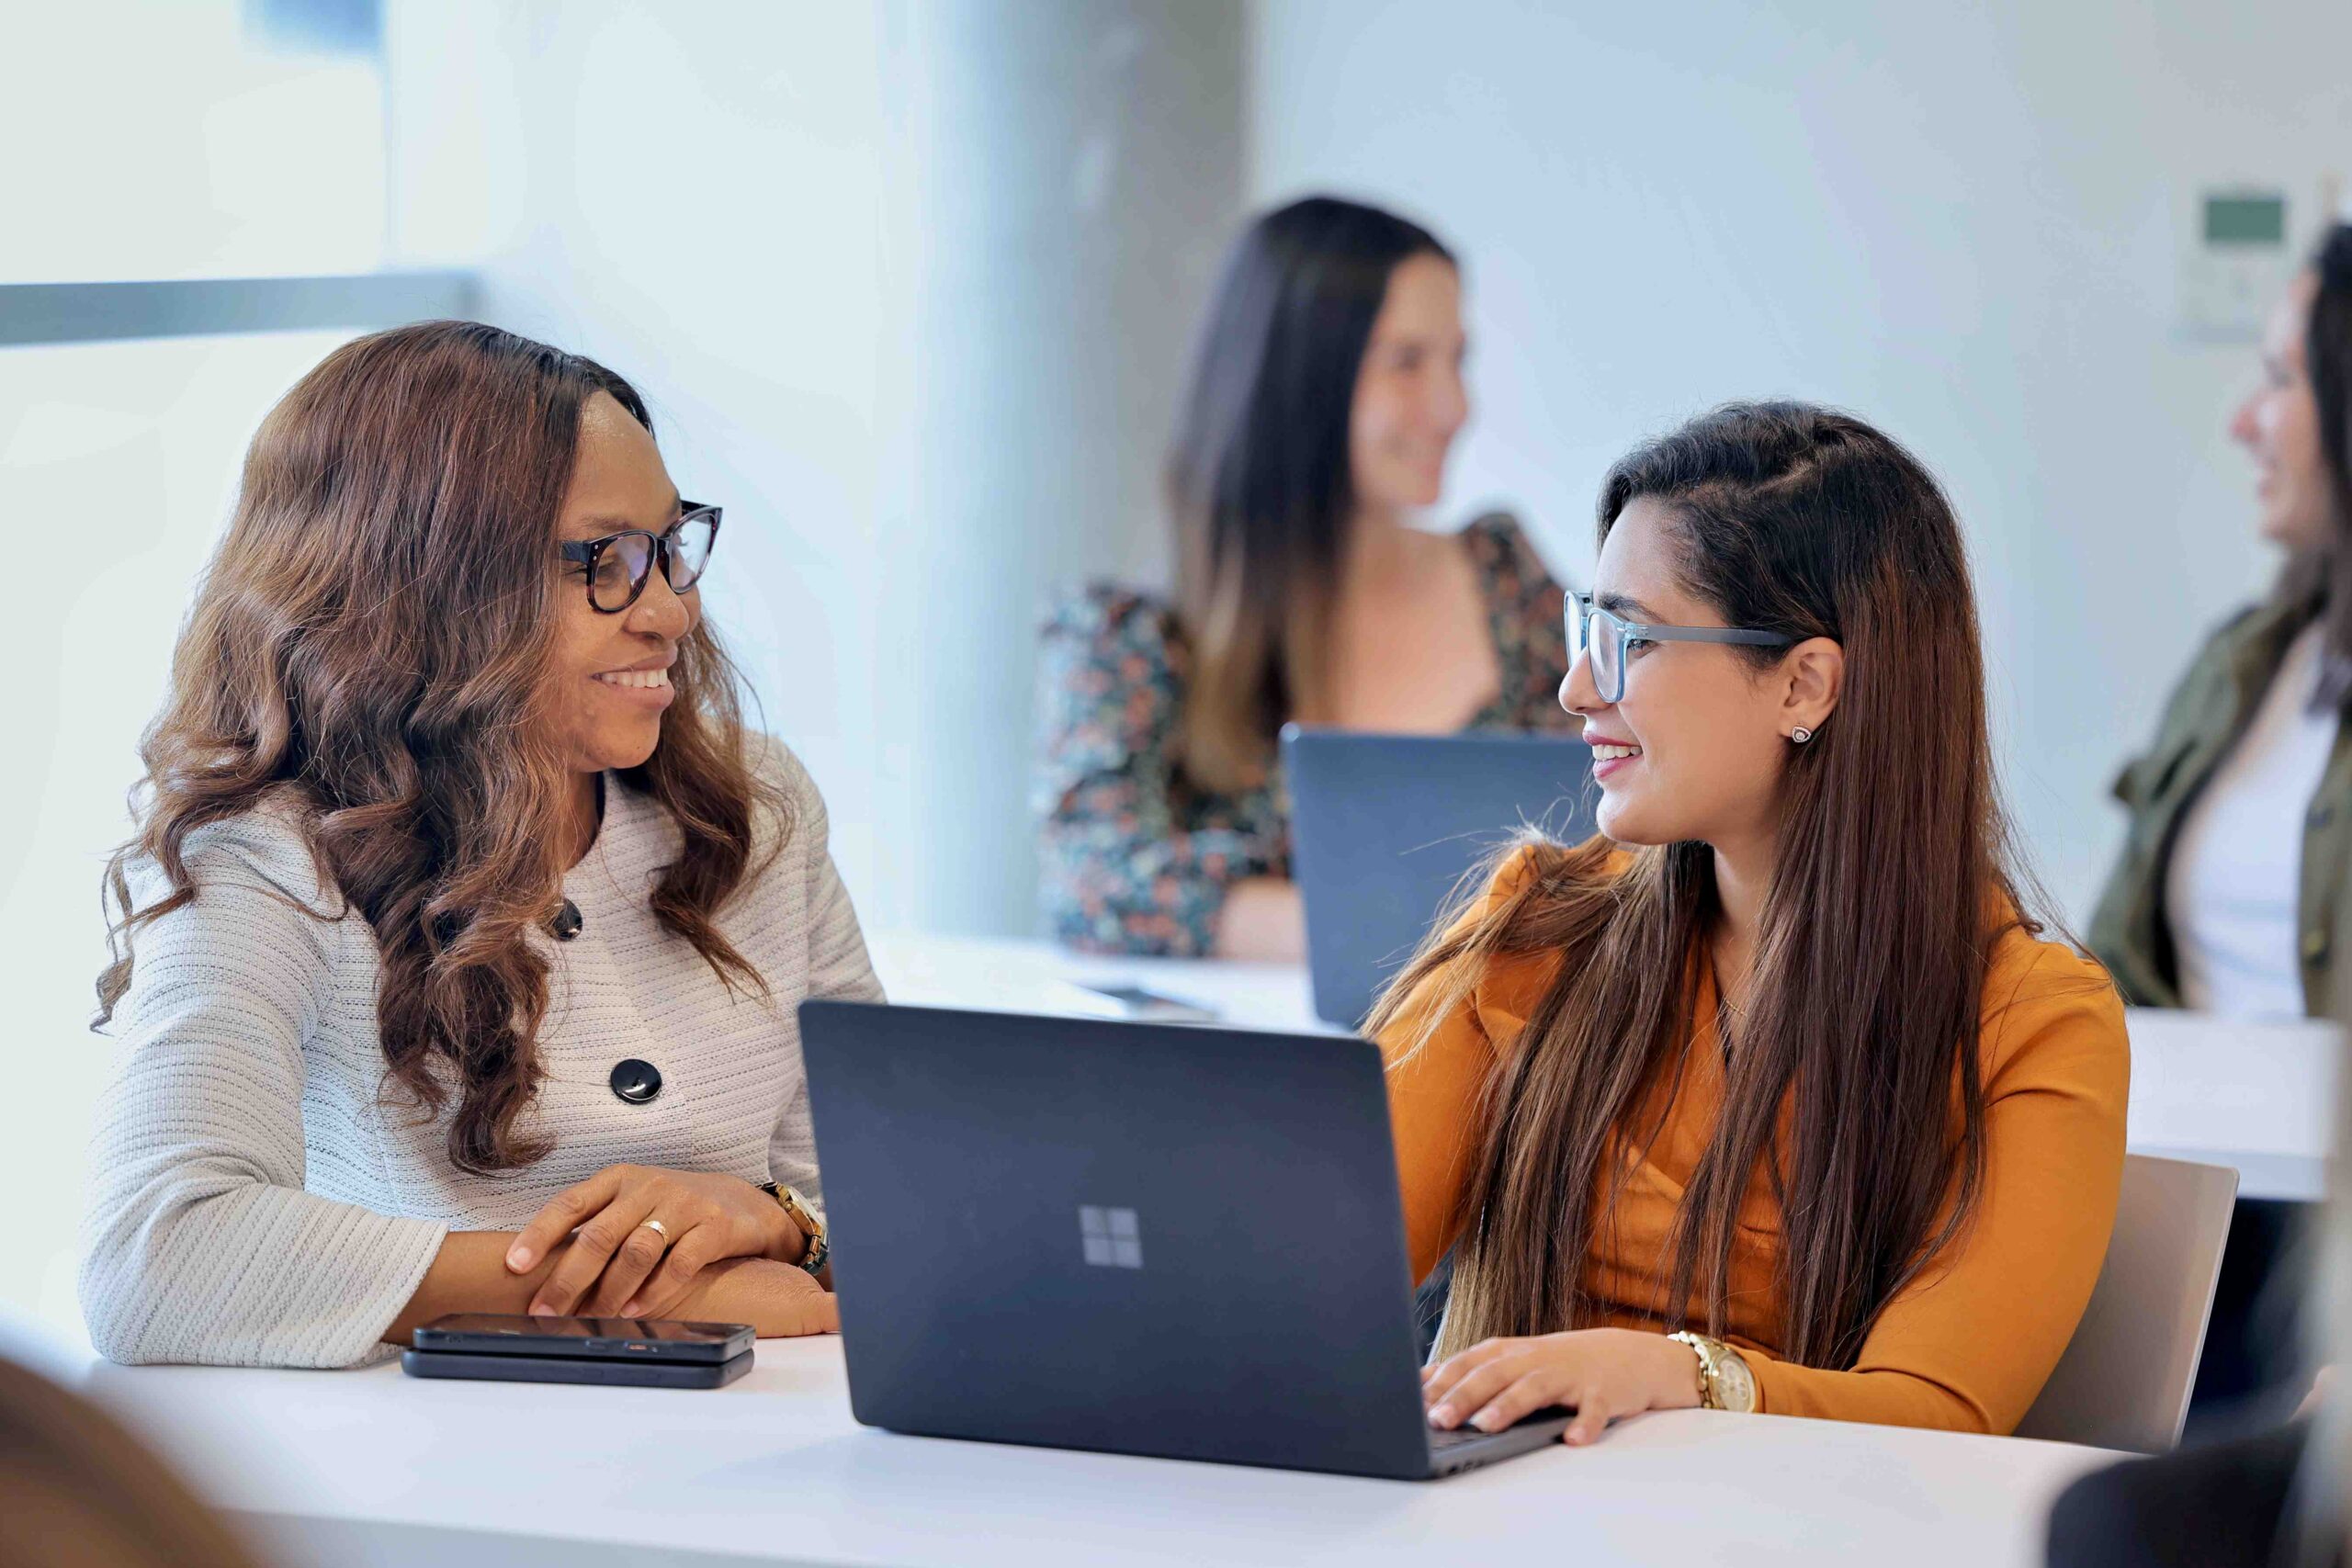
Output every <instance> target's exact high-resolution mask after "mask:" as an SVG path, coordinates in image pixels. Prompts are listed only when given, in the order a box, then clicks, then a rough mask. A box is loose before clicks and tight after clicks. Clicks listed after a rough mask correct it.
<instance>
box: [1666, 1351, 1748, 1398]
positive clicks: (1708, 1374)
mask: <svg viewBox="0 0 2352 1568" xmlns="http://www.w3.org/2000/svg"><path fill="white" fill-rule="evenodd" d="M1667 1337H1668V1339H1671V1340H1673V1341H1674V1342H1675V1343H1676V1344H1677V1345H1687V1346H1689V1347H1690V1348H1691V1351H1692V1353H1693V1354H1695V1355H1696V1356H1697V1357H1698V1358H1699V1406H1700V1408H1701V1409H1702V1410H1730V1411H1734V1412H1736V1413H1737V1414H1739V1415H1742V1416H1747V1415H1749V1414H1751V1413H1753V1412H1754V1410H1755V1409H1756V1374H1755V1373H1754V1372H1751V1371H1748V1370H1747V1361H1746V1360H1745V1359H1742V1358H1741V1356H1740V1353H1739V1352H1738V1351H1736V1350H1735V1349H1733V1348H1731V1347H1730V1346H1728V1345H1726V1344H1724V1342H1723V1341H1722V1340H1720V1339H1710V1338H1708V1337H1706V1336H1705V1335H1703V1334H1669V1335H1668V1336H1667Z"/></svg>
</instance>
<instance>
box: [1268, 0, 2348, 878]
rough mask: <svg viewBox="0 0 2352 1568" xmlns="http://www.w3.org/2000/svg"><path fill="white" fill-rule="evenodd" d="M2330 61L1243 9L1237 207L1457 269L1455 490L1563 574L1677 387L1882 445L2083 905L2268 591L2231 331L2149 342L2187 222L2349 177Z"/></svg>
mask: <svg viewBox="0 0 2352 1568" xmlns="http://www.w3.org/2000/svg"><path fill="white" fill-rule="evenodd" d="M2346 61H2352V6H2344V5H2341V4H2340V3H2337V0H2249V3H2247V4H2245V5H2241V6H2231V7H2228V8H2226V9H2225V10H2224V9H2220V8H2216V7H2213V6H2199V5H2195V4H2184V3H2179V0H2165V3H2159V4H2155V5H2150V4H2147V3H2145V0H2067V3H2066V4H2063V5H2054V6H2030V5H2022V4H2014V3H2007V4H1996V5H1993V6H1886V5H1882V4H1873V3H1866V0H1802V3H1800V0H1762V3H1758V0H1659V3H1654V4H1650V5H1645V6H1574V7H1570V6H1557V5H1520V4H1510V3H1508V0H1442V3H1440V0H1415V3H1404V0H1398V3H1389V4H1368V3H1366V0H1255V4H1254V6H1253V12H1252V65H1251V97H1250V115H1251V123H1252V141H1251V157H1252V168H1251V175H1250V190H1251V195H1252V198H1253V200H1256V201H1260V202H1264V201H1272V200H1275V199H1278V198H1283V197H1289V196H1293V195H1295V194H1299V193H1301V192H1303V191H1305V190H1306V189H1308V188H1319V187H1332V188H1336V189H1339V190H1340V191H1343V192H1347V193H1352V194H1357V195H1361V196H1364V197H1370V198H1373V199H1375V200H1386V201H1390V202H1393V203H1395V204H1396V205H1397V206H1399V207H1400V208H1402V209H1406V210H1408V211H1410V212H1412V213H1416V214H1418V215H1419V216H1421V217H1423V218H1425V219H1427V220H1430V222H1432V223H1433V224H1434V225H1435V226H1436V227H1437V229H1438V230H1439V231H1440V232H1441V233H1442V235H1444V236H1445V237H1446V238H1447V239H1448V240H1449V241H1450V242H1452V243H1453V244H1454V245H1455V246H1456V247H1457V248H1458V249H1459V251H1460V252H1461V253H1462V254H1463V255H1464V258H1465V260H1466V262H1467V264H1468V267H1469V269H1470V272H1469V284H1470V290H1471V303H1472V308H1473V312H1474V322H1473V333H1474V337H1475V344H1474V355H1475V358H1474V365H1473V370H1472V378H1473V384H1472V390H1473V394H1474V396H1475V397H1476V399H1477V400H1478V414H1477V421H1478V423H1477V424H1476V428H1475V430H1474V432H1473V434H1472V435H1471V437H1470V438H1469V440H1468V443H1467V445H1466V447H1465V448H1464V451H1463V452H1462V453H1461V455H1460V457H1459V458H1458V460H1457V463H1456V467H1455V470H1454V474H1453V482H1452V485H1451V493H1450V495H1449V497H1448V503H1449V508H1450V509H1451V510H1453V511H1455V512H1462V511H1466V510H1467V509H1468V508H1469V507H1470V506H1471V505H1472V504H1474V503H1476V502H1484V501H1487V500H1492V499H1499V500H1505V501H1509V502H1513V503H1516V504H1518V505H1520V506H1522V507H1524V508H1525V509H1526V510H1527V512H1528V513H1529V514H1530V517H1531V521H1532V525H1534V526H1535V527H1536V528H1537V529H1538V530H1539V532H1540V534H1541V536H1543V537H1544V540H1545V541H1546V543H1547V546H1548V547H1549V548H1550V550H1551V552H1552V555H1553V558H1554V561H1555V565H1556V566H1557V567H1558V568H1560V569H1562V570H1565V571H1566V573H1567V574H1568V575H1569V576H1571V577H1573V578H1575V579H1576V580H1577V581H1586V580H1587V579H1588V575H1589V570H1590V561H1591V547H1590V536H1591V517H1592V501H1593V494H1594V491H1595V489H1596V486H1597V484H1598V481H1599V479H1600V474H1601V473H1602V471H1603V470H1604V469H1605V468H1606V467H1607V465H1608V464H1609V462H1610V461H1611V459H1612V458H1613V457H1616V456H1617V455H1618V454H1619V453H1621V452H1622V451H1623V449H1624V448H1625V447H1626V446H1629V445H1630V444H1631V443H1632V442H1634V440H1635V439H1636V438H1638V437H1639V436H1641V435H1642V434H1645V433H1647V432H1653V431H1656V430H1657V429H1659V428H1661V427H1664V426H1666V425H1668V424H1670V423H1673V422H1675V421H1677V420H1679V418H1681V417H1683V416H1684V415H1686V414H1688V413H1691V412H1695V411H1696V410H1698V409H1699V408H1701V407H1702V406H1705V405H1707V404H1709V403H1712V402H1716V401H1720V400H1725V399H1728V398H1732V397H1740V396H1757V395H1774V394H1786V395H1794V396H1799V397H1805V398H1812V399H1818V400H1826V401H1829V402H1834V403H1838V404H1841V405H1844V406H1846V407H1848V408H1850V409H1853V410H1855V411H1857V412H1860V413H1862V414H1864V415H1865V416H1867V417H1869V418H1871V419H1872V420H1873V421H1875V422H1877V423H1881V424H1883V425H1884V426H1885V427H1886V428H1887V429H1888V430H1890V431H1891V432H1892V433H1894V434H1896V435H1898V436H1899V437H1901V438H1902V439H1904V440H1905V441H1907V442H1909V443H1911V444H1912V445H1913V446H1915V447H1916V448H1917V450H1918V451H1919V452H1920V453H1921V454H1922V456H1924V457H1926V458H1927V460H1928V463H1929V464H1930V466H1932V467H1933V468H1935V469H1936V471H1937V472H1938V473H1939V475H1941V476H1942V478H1943V479H1945V481H1946V482H1947V483H1948V484H1949V486H1950V487H1951V491H1952V492H1953V495H1954V498H1955V500H1956V502H1957V503H1958V505H1959V508H1960V512H1961V515H1962V520H1963V521H1964V523H1965V524H1966V525H1968V528H1969V532H1970V536H1971V542H1972V547H1973V551H1974V558H1975V563H1976V570H1977V577H1978V586H1979V592H1980V594H1981V597H1982V600H1983V605H1984V611H1985V631H1986V637H1987V641H1988V645H1989V652H1990V654H1991V666H1992V670H1993V675H1994V682H1995V685H1996V692H1995V706H1994V713H1995V722H1996V736H1995V739H1996V742H1997V743H1998V745H1999V747H2000V750H2001V753H2002V756H2003V758H2004V769H2005V777H2006V781H2007V786H2008V789H2009V791H2010V797H2011V802H2012V805H2013V806H2014V807H2015V808H2016V810H2017V812H2018V817H2019V818H2020V819H2021V822H2022V824H2023V827H2024V829H2025V831H2026V835H2027V837H2028V839H2029V840H2030V844H2031V846H2032V849H2033V851H2034V852H2035V855H2036V858H2037V860H2038V861H2039V863H2040V864H2041V868H2042V870H2043V872H2044V874H2045V875H2046V877H2047V879H2048V881H2049V884H2050V886H2051V889H2052V893H2053V894H2055V895H2056V896H2057V897H2058V898H2059V900H2060V901H2061V903H2062V904H2064V905H2067V906H2069V907H2071V908H2072V909H2073V910H2074V911H2075V913H2076V914H2077V915H2086V914H2087V912H2088V905H2089V902H2090V900H2091V899H2092V898H2093V897H2095V896H2096V893H2097V888H2098V879H2099V877H2100V876H2101V875H2102V874H2103V872H2104V870H2105V867H2106V863H2107V861H2108V858H2109V855H2110V853H2111V852H2112V849H2113V846H2114V844H2115V842H2116V840H2117V839H2118V837H2119V829H2120V823H2119V822H2118V821H2117V819H2116V816H2115V813H2114V812H2113V811H2112V810H2111V809H2110V808H2109V802H2108V799H2107V795H2106V786H2107V784H2108V782H2109V778H2110V776H2111V774H2112V773H2113V771H2114V769H2115V767H2116V766H2117V764H2118V763H2119V762H2120V761H2121V760H2123V759H2124V758H2125V757H2126V756H2127V754H2128V753H2129V752H2130V751H2131V749H2132V748H2133V747H2135V746H2137V745H2138V744H2140V743H2141V742H2142V740H2143V738H2144V736H2145V734H2146V732H2147V731H2148V729H2149V728H2150V726H2151V725H2152V723H2153V720H2154V712H2155V709H2156V707H2157V705H2158V704H2159V703H2160V702H2161V701H2162V699H2163V696H2164V694H2165V690H2166V689H2167V688H2168V685H2169V683H2170V682H2171V681H2172V679H2173V678H2174V677H2175V675H2176V674H2177V671H2178V669H2179V667H2180V665H2181V663H2182V661H2183V660H2185V659H2186V657H2187V656H2188V651H2189V649H2190V646H2191V640H2192V639H2193V638H2194V637H2197V636H2198V635H2199V632H2200V631H2201V630H2202V628H2204V627H2205V626H2207V625H2208V624H2209V623H2211V621H2213V620H2214V619H2216V618H2217V617H2218V616H2220V615H2222V614H2223V613H2224V612H2225V611H2227V610H2228V609H2229V608H2230V607H2231V606H2232V605H2233V604H2237V603H2239V602H2241V601H2242V600H2244V599H2245V598H2246V597H2247V596H2249V595H2250V594H2252V593H2253V592H2256V590H2257V588H2258V587H2259V586H2260V585H2261V584H2262V583H2264V582H2265V581H2267V573H2268V570H2269V562H2268V561H2267V558H2265V557H2264V556H2262V555H2261V553H2260V552H2259V551H2258V550H2257V549H2256V547H2254V546H2253V545H2252V544H2251V543H2250V539H2251V534H2250V521H2251V513H2250V502H2249V485H2250V481H2249V478H2248V471H2247V468H2246V465H2245V462H2244V461H2243V460H2242V459H2241V457H2239V455H2238V454H2237V453H2236V452H2235V451H2234V450H2233V449H2232V448H2231V447H2230V446H2229V445H2228V443H2227V441H2226V439H2225V437H2224V435H2223V433H2222V424H2223V422H2224V420H2225V418H2226V417H2227V411H2228V409H2229V407H2230V405H2231V403H2232V400H2233V399H2234V398H2235V397H2236V396H2237V395H2238V393H2239V392H2240V391H2241V389H2243V388H2244V387H2245V385H2246V384H2247V383H2248V382H2249V380H2250V378H2251V377H2252V376H2253V373H2254V371H2253V353H2252V349H2251V346H2250V345H2245V344H2211V343H2204V344H2200V343H2197V342H2192V341H2188V338H2187V337H2186V335H2185V334H2183V333H2180V332H2178V331H2177V328H2176V325H2175V323H2176V321H2177V308H2176V299H2175V278H2176V272H2177V255H2178V253H2179V250H2180V247H2181V244H2182V236H2183V234H2184V233H2185V232H2186V230H2187V224H2188V216H2189V213H2190V211H2191V210H2192V209H2191V207H2190V203H2191V201H2192V200H2193V197H2194V193H2195V192H2196V190H2197V189H2198V188H2199V186H2201V185H2204V184H2210V183H2214V182H2218V181H2222V180H2230V179H2241V178H2251V179H2256V180H2259V181H2264V182H2267V183H2271V184H2275V185H2278V186H2281V187H2283V188H2286V189H2288V190H2289V191H2290V192H2291V193H2293V194H2294V195H2295V196H2296V197H2299V198H2302V197H2310V196H2312V194H2313V193H2315V191H2316V190H2317V188H2318V186H2319V184H2320V179H2321V175H2322V173H2323V171H2324V170H2326V169H2328V168H2331V167H2333V168H2335V169H2344V168H2346V167H2347V166H2352V73H2347V71H2346ZM2309 216H2310V212H2309V203H2308V202H2306V205H2305V211H2304V212H2303V213H2301V214H2299V215H2298V217H2299V221H2300V220H2307V219H2308V218H2309Z"/></svg>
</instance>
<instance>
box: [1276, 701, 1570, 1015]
mask: <svg viewBox="0 0 2352 1568" xmlns="http://www.w3.org/2000/svg"><path fill="white" fill-rule="evenodd" d="M1283 776H1284V777H1285V778H1286V779H1287V780H1288V782H1289V784H1290V808H1291V875H1292V876H1293V877H1294V878H1295V879H1296V881H1297V883H1298V886H1299V892H1300V895H1301V897H1304V898H1305V900H1306V966H1307V974H1308V976H1309V977H1310V979H1311V980H1312V981H1313V983H1314V987H1315V1012H1316V1016H1317V1017H1318V1018H1321V1019H1324V1020H1326V1021H1329V1022H1331V1023H1336V1024H1338V1025H1340V1027H1341V1028H1343V1029H1353V1028H1355V1027H1356V1025H1358V1024H1359V1023H1361V1022H1363V1018H1364V1015H1365V1014H1366V1013H1368V1012H1370V1011H1371V1010H1372V1004H1373V1001H1374V998H1376V997H1377V996H1378V995H1379V994H1380V988H1381V987H1383V986H1384V985H1385V984H1386V983H1387V981H1388V979H1389V977H1390V976H1393V975H1395V974H1396V973H1397V970H1398V969H1399V968H1401V967H1403V965H1404V963H1405V961H1406V960H1407V959H1408V958H1410V957H1411V956H1412V955H1413V950H1414V949H1415V948H1417V947H1419V945H1420V942H1421V938H1422V937H1423V936H1425V935H1427V934H1428V932H1429V929H1430V925H1431V924H1432V923H1433V922H1434V921H1435V919H1437V916H1438V914H1439V912H1440V911H1441V909H1442V908H1443V907H1444V905H1445V902H1446V899H1447V897H1448V896H1449V895H1450V894H1452V893H1453V890H1454V889H1455V887H1457V886H1459V885H1460V884H1461V881H1462V878H1463V876H1464V874H1466V873H1467V872H1469V871H1470V870H1471V869H1472V868H1473V867H1474V866H1476V865H1477V864H1478V863H1479V862H1481V861H1483V860H1484V859H1486V857H1487V856H1488V855H1489V854H1491V853H1493V852H1495V850H1497V849H1498V848H1499V847H1500V846H1502V845H1503V844H1505V843H1508V842H1509V841H1510V840H1511V839H1512V838H1513V837H1514V836H1515V835H1516V834H1517V833H1518V832H1519V831H1520V829H1522V828H1524V827H1527V826H1530V825H1532V826H1536V827H1540V828H1542V829H1544V831H1546V832H1548V833H1550V834H1551V835H1552V836H1553V837H1554V838H1555V839H1559V840H1564V841H1566V842H1568V843H1576V842H1577V841H1579V840H1583V839H1586V838H1589V837H1590V836H1591V834H1592V831H1593V825H1592V813H1593V807H1594V805H1595V804H1596V801H1597V796H1596V794H1595V790H1594V787H1593V784H1592V751H1591V750H1590V748H1589V747H1587V746H1586V745H1585V743H1584V742H1583V741H1581V740H1572V739H1567V738H1566V737H1565V736H1550V735H1519V734H1498V735H1367V734H1362V733H1358V732H1354V731H1350V730H1340V729H1301V728H1298V726H1296V725H1291V726H1289V727H1287V728H1284V729H1283Z"/></svg>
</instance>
